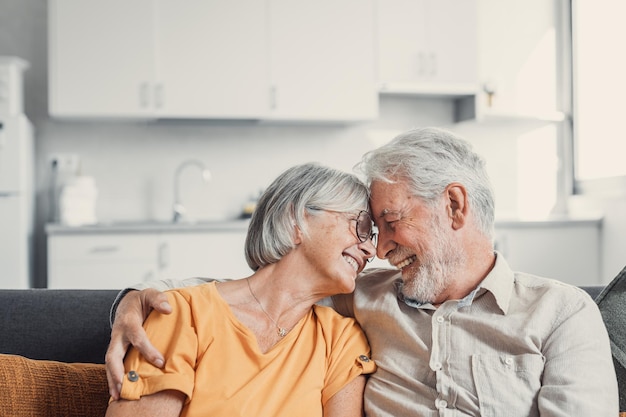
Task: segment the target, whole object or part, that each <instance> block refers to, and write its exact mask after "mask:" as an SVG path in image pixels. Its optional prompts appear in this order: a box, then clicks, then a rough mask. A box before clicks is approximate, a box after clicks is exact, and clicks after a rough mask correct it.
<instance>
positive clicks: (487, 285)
mask: <svg viewBox="0 0 626 417" xmlns="http://www.w3.org/2000/svg"><path fill="white" fill-rule="evenodd" d="M358 168H360V169H361V170H362V172H363V173H364V174H365V177H366V179H367V181H368V184H369V185H370V189H371V198H370V206H371V213H372V217H373V219H374V222H375V224H376V226H377V227H378V231H379V238H378V244H377V255H378V257H380V258H383V259H387V260H388V261H389V263H390V264H391V265H392V266H394V267H395V269H369V270H366V271H364V272H363V273H362V274H361V276H359V278H358V279H357V284H356V289H355V291H354V293H353V294H350V295H348V296H336V297H334V298H333V300H332V302H333V305H334V307H335V308H336V309H337V311H339V312H340V313H342V314H344V315H350V316H353V317H355V318H356V319H357V321H358V322H359V323H360V325H361V327H362V328H363V330H364V331H365V333H366V335H367V337H368V339H369V342H370V344H371V348H372V356H373V358H374V359H375V361H376V363H377V365H378V371H377V372H376V373H375V374H373V375H371V376H370V378H369V380H368V382H367V386H366V390H365V411H366V414H367V415H368V416H404V415H407V416H408V415H415V416H429V417H430V416H433V417H434V416H507V417H515V416H524V417H529V416H530V417H533V416H541V417H547V416H551V417H556V416H562V417H572V416H581V417H582V416H585V417H588V416H617V414H618V393H617V383H616V377H615V370H614V368H613V362H612V358H611V351H610V344H609V339H608V335H607V332H606V329H605V327H604V325H603V322H602V318H601V316H600V313H599V310H598V308H597V306H596V304H595V303H594V302H593V300H592V299H591V298H590V297H589V296H588V295H587V294H586V293H585V292H584V291H582V290H580V289H578V288H576V287H573V286H570V285H566V284H563V283H561V282H557V281H554V280H550V279H546V278H541V277H536V276H533V275H529V274H525V273H521V272H513V271H512V270H511V269H510V268H509V266H508V264H507V262H506V260H505V259H504V258H503V256H502V255H501V254H499V253H497V252H495V251H494V246H493V225H494V199H493V193H492V189H491V185H490V182H489V178H488V176H487V174H486V171H485V166H484V161H483V160H482V159H481V158H480V157H479V156H478V155H477V154H475V153H474V152H473V151H472V149H471V147H470V145H469V144H468V143H466V142H465V141H464V140H462V139H460V138H458V137H456V136H455V135H453V134H452V133H450V132H447V131H444V130H440V129H435V128H425V129H416V130H412V131H409V132H406V133H404V134H401V135H399V136H398V137H396V138H395V139H394V140H392V141H391V142H390V143H388V144H387V145H384V146H382V147H380V148H378V149H375V150H373V151H371V152H369V153H367V154H366V155H364V157H363V160H362V161H361V163H360V164H359V166H358ZM197 282H198V280H190V281H186V282H184V283H172V282H169V283H161V285H160V289H164V288H167V287H171V286H173V285H177V286H181V285H193V284H195V283H197ZM137 289H141V287H138V288H137ZM124 293H125V294H126V293H127V295H126V296H125V297H124V298H123V299H122V301H121V302H120V304H119V307H118V309H117V313H116V320H115V324H114V326H113V330H112V339H111V345H110V347H109V351H108V353H107V366H108V372H109V385H110V390H111V393H112V395H113V396H114V397H115V396H116V395H117V390H118V387H119V384H121V381H122V378H123V370H122V369H123V368H122V359H123V356H124V352H125V350H126V348H127V347H128V344H129V343H132V344H133V345H135V346H137V347H138V349H139V350H140V351H142V352H143V353H144V355H145V356H146V357H147V358H148V359H149V360H151V361H152V362H153V363H155V364H156V365H157V366H158V365H160V364H161V363H162V359H161V358H162V357H161V355H160V353H159V352H157V351H156V350H155V349H154V348H153V347H152V346H151V345H150V343H149V341H148V340H147V338H146V337H145V334H144V333H143V331H142V329H141V322H142V320H143V319H144V317H145V315H146V314H147V312H148V311H149V310H150V309H151V308H155V309H157V310H159V311H160V312H162V313H167V312H168V306H167V305H163V300H164V298H163V297H162V295H161V294H160V293H159V292H158V291H156V290H154V289H152V290H146V291H139V292H136V291H133V292H124ZM215 319H216V320H221V318H219V317H216V318H215Z"/></svg>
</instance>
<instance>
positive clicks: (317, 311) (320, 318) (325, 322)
mask: <svg viewBox="0 0 626 417" xmlns="http://www.w3.org/2000/svg"><path fill="white" fill-rule="evenodd" d="M313 317H314V318H315V319H316V320H317V323H318V324H319V326H320V327H322V328H323V329H325V330H331V329H332V330H340V331H344V330H351V331H354V332H360V331H361V328H360V326H359V325H358V323H357V322H356V320H355V319H353V318H352V317H345V316H342V315H341V314H339V313H337V312H336V311H335V310H334V309H333V308H331V307H327V306H321V305H317V304H316V305H314V306H313Z"/></svg>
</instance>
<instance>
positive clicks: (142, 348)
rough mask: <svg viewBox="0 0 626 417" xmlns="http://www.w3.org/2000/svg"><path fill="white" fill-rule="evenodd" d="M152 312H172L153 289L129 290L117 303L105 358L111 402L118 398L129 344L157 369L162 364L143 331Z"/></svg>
mask: <svg viewBox="0 0 626 417" xmlns="http://www.w3.org/2000/svg"><path fill="white" fill-rule="evenodd" d="M153 309H154V310H156V311H158V312H159V313H162V314H169V313H171V312H172V307H171V306H170V304H169V303H168V302H167V296H166V295H165V294H164V293H163V292H161V291H159V290H156V289H154V288H148V289H145V290H142V291H131V292H129V293H128V294H126V295H125V296H124V298H122V299H121V300H120V303H119V305H118V307H117V311H116V312H115V320H114V322H113V327H112V329H111V342H110V343H109V348H108V349H107V352H106V356H105V362H106V373H107V380H108V384H109V394H111V397H113V399H114V400H118V399H119V395H120V391H121V389H122V379H123V378H124V356H125V355H126V351H127V350H128V347H129V346H130V345H132V346H134V347H135V348H136V349H137V350H139V352H140V353H141V355H142V356H143V357H144V358H146V360H148V361H149V362H150V363H152V364H153V365H155V366H157V367H159V368H161V367H163V365H164V359H163V355H161V352H159V351H158V350H157V349H156V348H155V347H154V346H153V345H152V343H150V340H148V336H147V335H146V332H145V331H144V329H143V322H144V320H145V319H146V317H148V314H150V312H151V311H152V310H153Z"/></svg>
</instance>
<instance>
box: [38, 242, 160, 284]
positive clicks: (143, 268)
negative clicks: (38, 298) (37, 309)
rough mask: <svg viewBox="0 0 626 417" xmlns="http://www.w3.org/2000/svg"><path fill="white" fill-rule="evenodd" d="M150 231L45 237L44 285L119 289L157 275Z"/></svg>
mask: <svg viewBox="0 0 626 417" xmlns="http://www.w3.org/2000/svg"><path fill="white" fill-rule="evenodd" d="M157 254H158V251H157V239H156V236H155V235H154V234H134V233H133V234H96V235H88V234H86V235H84V234H80V235H78V234H67V235H53V236H49V237H48V288H89V289H101V288H104V289H122V288H126V287H128V286H130V285H132V284H136V283H138V282H143V281H149V280H153V279H157V278H158V263H157Z"/></svg>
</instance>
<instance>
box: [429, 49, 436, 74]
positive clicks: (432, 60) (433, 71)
mask: <svg viewBox="0 0 626 417" xmlns="http://www.w3.org/2000/svg"><path fill="white" fill-rule="evenodd" d="M429 61H430V65H429V67H430V75H431V76H432V77H434V76H436V75H437V53H435V52H431V53H430V59H429Z"/></svg>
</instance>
